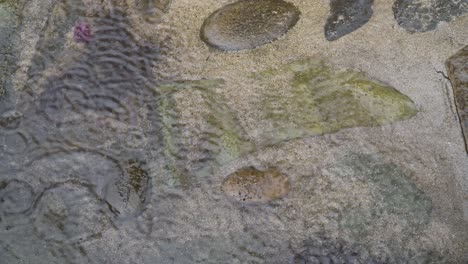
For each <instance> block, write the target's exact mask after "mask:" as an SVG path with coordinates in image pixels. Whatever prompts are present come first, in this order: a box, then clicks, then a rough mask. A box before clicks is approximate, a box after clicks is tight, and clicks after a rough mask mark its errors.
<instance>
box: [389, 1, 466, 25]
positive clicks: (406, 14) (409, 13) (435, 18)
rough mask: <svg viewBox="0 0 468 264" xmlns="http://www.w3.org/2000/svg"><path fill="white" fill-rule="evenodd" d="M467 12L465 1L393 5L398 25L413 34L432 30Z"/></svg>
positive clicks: (405, 2) (411, 2)
mask: <svg viewBox="0 0 468 264" xmlns="http://www.w3.org/2000/svg"><path fill="white" fill-rule="evenodd" d="M467 12H468V1H466V0H433V1H427V0H397V1H395V3H394V5H393V13H394V15H395V19H396V20H397V22H398V25H400V26H401V27H403V28H405V29H406V30H408V31H409V32H413V33H414V32H425V31H429V30H433V29H435V28H436V27H437V24H439V22H441V21H447V22H448V21H451V20H452V19H453V18H455V17H457V16H461V15H463V14H466V13H467Z"/></svg>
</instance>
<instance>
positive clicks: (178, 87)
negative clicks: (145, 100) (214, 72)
mask: <svg viewBox="0 0 468 264" xmlns="http://www.w3.org/2000/svg"><path fill="white" fill-rule="evenodd" d="M223 84H224V81H223V80H220V79H217V80H197V81H181V82H175V83H172V84H166V85H162V86H159V87H158V88H157V92H158V93H159V94H161V96H160V100H159V107H158V110H159V113H160V119H161V124H162V125H161V126H162V132H163V136H162V137H163V145H164V147H163V148H164V150H163V152H164V156H165V158H166V159H167V160H166V168H167V169H168V170H169V172H170V174H171V175H172V176H171V180H172V181H173V184H174V185H182V186H187V185H190V184H191V183H193V180H192V179H193V177H192V176H194V175H195V176H198V177H203V176H208V175H209V174H210V173H211V170H212V169H213V168H215V167H216V166H220V165H223V164H226V163H227V162H229V161H232V160H234V159H237V158H239V157H240V156H241V155H242V154H245V153H248V152H251V151H253V149H254V146H253V144H251V143H250V141H249V140H248V139H247V135H246V133H245V131H244V130H243V128H242V127H241V125H240V123H239V120H238V118H237V116H236V114H235V112H233V111H232V110H231V109H230V108H229V107H228V106H227V105H226V101H227V100H226V99H225V98H224V97H223V96H222V95H221V94H220V93H219V92H218V91H217V89H219V88H220V87H221V86H222V85H223Z"/></svg>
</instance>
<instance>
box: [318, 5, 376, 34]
mask: <svg viewBox="0 0 468 264" xmlns="http://www.w3.org/2000/svg"><path fill="white" fill-rule="evenodd" d="M373 3H374V0H331V1H330V16H329V17H328V19H327V23H326V25H325V38H326V39H327V40H329V41H332V40H337V39H339V38H341V37H343V36H344V35H347V34H349V33H351V32H353V31H355V30H356V29H358V28H360V27H362V26H363V25H364V24H366V23H367V22H368V21H369V19H370V18H371V17H372V14H373V11H372V4H373Z"/></svg>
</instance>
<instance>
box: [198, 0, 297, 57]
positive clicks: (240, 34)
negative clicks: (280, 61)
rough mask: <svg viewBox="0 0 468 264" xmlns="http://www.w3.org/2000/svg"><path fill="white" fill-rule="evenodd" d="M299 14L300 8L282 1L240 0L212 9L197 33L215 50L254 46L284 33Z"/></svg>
mask: <svg viewBox="0 0 468 264" xmlns="http://www.w3.org/2000/svg"><path fill="white" fill-rule="evenodd" d="M299 16H300V11H299V10H298V9H297V8H296V7H295V6H294V5H293V4H291V3H288V2H285V1H283V0H260V1H259V0H240V1H237V2H235V3H232V4H228V5H226V6H224V7H222V8H220V9H218V10H216V11H215V12H213V13H212V14H211V15H210V16H209V17H208V18H207V19H206V20H205V22H204V23H203V26H202V28H201V33H200V35H201V39H202V40H203V41H204V42H206V43H207V44H208V45H210V46H212V47H215V48H218V49H222V50H226V51H236V50H244V49H253V48H255V47H258V46H261V45H264V44H267V43H269V42H271V41H274V40H276V39H278V38H279V37H281V36H282V35H284V34H285V33H286V32H287V31H288V30H289V29H291V28H292V27H293V26H294V25H295V24H296V22H297V21H298V20H299Z"/></svg>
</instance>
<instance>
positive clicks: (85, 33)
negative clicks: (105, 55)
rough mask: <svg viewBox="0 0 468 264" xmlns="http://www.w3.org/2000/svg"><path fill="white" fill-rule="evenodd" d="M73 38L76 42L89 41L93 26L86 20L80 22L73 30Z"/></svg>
mask: <svg viewBox="0 0 468 264" xmlns="http://www.w3.org/2000/svg"><path fill="white" fill-rule="evenodd" d="M73 38H74V39H75V41H76V42H84V43H89V41H91V38H92V35H91V26H90V25H89V24H88V23H86V22H84V21H80V22H78V23H77V25H76V26H75V29H74V31H73Z"/></svg>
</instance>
